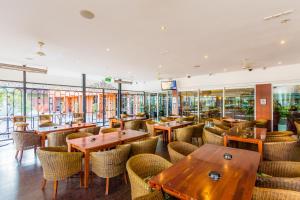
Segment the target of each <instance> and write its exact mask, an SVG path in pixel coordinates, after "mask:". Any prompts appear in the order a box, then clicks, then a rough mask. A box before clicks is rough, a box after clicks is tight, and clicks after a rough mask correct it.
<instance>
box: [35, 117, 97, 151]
mask: <svg viewBox="0 0 300 200" xmlns="http://www.w3.org/2000/svg"><path fill="white" fill-rule="evenodd" d="M95 126H96V124H91V123H82V124H73V125H72V126H71V125H62V126H51V127H42V128H38V129H36V130H35V133H36V134H38V135H40V136H41V146H42V147H45V141H46V139H47V134H49V133H57V134H59V133H61V132H64V131H70V130H73V131H74V132H77V131H78V130H79V129H82V128H89V127H95Z"/></svg>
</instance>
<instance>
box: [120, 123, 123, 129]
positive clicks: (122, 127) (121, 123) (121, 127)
mask: <svg viewBox="0 0 300 200" xmlns="http://www.w3.org/2000/svg"><path fill="white" fill-rule="evenodd" d="M120 124H121V130H124V122H123V121H121V122H120Z"/></svg>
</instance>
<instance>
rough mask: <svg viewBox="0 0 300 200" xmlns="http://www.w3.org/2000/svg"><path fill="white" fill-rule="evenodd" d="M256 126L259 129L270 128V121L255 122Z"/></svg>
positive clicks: (260, 120)
mask: <svg viewBox="0 0 300 200" xmlns="http://www.w3.org/2000/svg"><path fill="white" fill-rule="evenodd" d="M254 126H255V127H257V128H268V120H267V119H257V120H255V121H254Z"/></svg>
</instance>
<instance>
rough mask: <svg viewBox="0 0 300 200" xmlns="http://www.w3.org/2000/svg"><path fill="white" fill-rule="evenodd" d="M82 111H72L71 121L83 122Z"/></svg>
mask: <svg viewBox="0 0 300 200" xmlns="http://www.w3.org/2000/svg"><path fill="white" fill-rule="evenodd" d="M83 115H84V114H83V113H73V120H72V122H73V123H76V124H77V123H82V122H83Z"/></svg>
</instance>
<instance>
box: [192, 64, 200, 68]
mask: <svg viewBox="0 0 300 200" xmlns="http://www.w3.org/2000/svg"><path fill="white" fill-rule="evenodd" d="M193 67H194V68H200V67H201V66H200V65H194V66H193Z"/></svg>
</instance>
